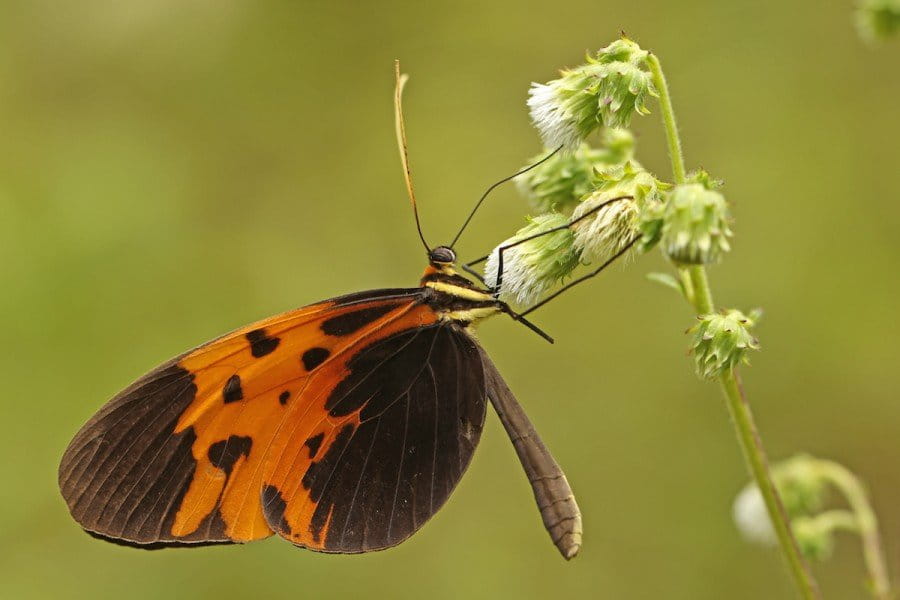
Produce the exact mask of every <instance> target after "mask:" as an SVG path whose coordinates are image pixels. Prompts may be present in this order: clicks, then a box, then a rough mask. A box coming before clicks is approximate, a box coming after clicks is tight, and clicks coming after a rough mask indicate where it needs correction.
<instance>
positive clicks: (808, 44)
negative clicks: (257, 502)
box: [0, 0, 900, 600]
mask: <svg viewBox="0 0 900 600" xmlns="http://www.w3.org/2000/svg"><path fill="white" fill-rule="evenodd" d="M620 30H625V31H627V32H628V34H629V35H630V36H632V37H633V38H634V39H636V40H637V41H638V42H640V43H641V44H643V45H644V46H645V47H647V48H649V49H652V50H654V51H655V52H657V53H658V54H659V55H660V56H661V58H662V61H663V65H664V66H665V67H666V71H667V74H668V77H669V80H670V85H671V86H672V91H673V94H674V101H675V105H676V108H677V110H678V114H679V117H680V122H681V128H682V133H683V138H684V142H685V150H686V153H687V159H688V163H689V166H692V167H697V166H703V167H705V168H706V169H708V170H709V171H711V172H712V173H713V174H714V175H716V176H718V177H722V178H724V179H725V180H726V182H727V187H726V188H725V190H726V193H727V195H728V197H729V198H730V199H731V200H732V202H733V204H734V213H735V216H736V231H737V237H736V239H735V243H734V252H733V253H732V254H731V255H730V256H729V257H728V258H727V260H726V261H725V263H724V264H723V265H721V266H719V267H715V268H714V269H713V270H712V273H711V277H712V280H713V284H714V287H715V290H716V293H717V299H718V300H719V302H720V303H721V304H725V305H731V304H735V305H739V306H740V307H742V308H751V307H753V306H762V307H764V308H765V309H766V317H765V319H764V321H763V323H762V326H761V329H760V331H759V334H760V336H761V339H762V342H763V346H764V351H763V352H761V353H758V354H757V355H756V356H754V358H753V366H752V368H751V369H747V370H745V380H746V387H747V391H748V394H749V397H750V399H751V401H752V402H753V404H754V406H755V409H756V412H757V416H758V420H759V425H760V428H761V430H762V433H763V436H764V438H765V440H766V443H767V446H768V449H769V452H770V455H771V456H772V457H773V458H780V457H785V456H787V455H790V454H792V453H794V452H796V451H798V450H805V451H809V452H812V453H814V454H817V455H821V456H823V457H831V458H836V459H838V460H840V461H842V462H844V463H845V464H847V465H849V466H850V467H851V468H852V469H854V470H855V471H856V472H857V473H859V474H860V475H861V476H862V477H863V478H864V479H865V480H866V481H867V482H868V483H869V486H870V488H871V491H872V497H873V501H874V504H875V507H876V509H877V511H878V513H879V515H880V517H881V519H882V533H883V535H884V538H885V543H886V546H887V553H888V561H889V564H890V566H891V568H892V570H893V573H894V575H895V577H896V576H900V506H898V503H900V468H898V466H897V462H898V458H900V435H898V434H900V402H898V400H900V393H898V390H900V369H898V344H897V339H898V335H900V326H898V323H900V319H898V316H897V303H898V297H900V277H898V276H897V269H898V267H900V242H898V234H897V232H898V227H900V203H898V202H897V194H896V191H895V190H896V185H897V174H898V171H897V169H898V151H897V148H898V139H900V119H898V116H897V98H898V97H900V69H898V57H900V56H898V46H897V45H896V43H895V44H893V45H886V46H882V47H878V48H871V47H867V46H866V45H865V44H863V43H861V42H860V41H859V40H858V38H857V34H856V31H855V29H854V27H853V15H852V5H851V3H850V2H821V1H820V0H803V1H788V2H771V3H759V2H754V1H749V0H744V1H732V2H714V1H682V2H669V1H663V0H655V1H646V2H640V3H636V2H634V3H626V2H611V1H609V2H607V1H594V2H579V1H568V0H562V1H560V2H554V3H547V2H533V1H530V0H529V1H518V2H512V1H509V0H506V1H502V2H489V3H484V2H446V3H445V2H415V3H413V2H410V3H400V2H397V3H395V2H379V3H361V2H360V3H348V2H328V3H326V2H249V1H240V0H217V1H214V0H197V1H191V2H183V1H180V0H156V1H151V0H131V1H130V2H104V1H100V0H86V1H83V2H78V3H59V2H52V1H49V0H27V1H25V0H23V1H4V2H2V3H0V136H2V138H0V140H2V141H0V248H2V250H0V252H2V260H0V272H2V276H0V277H2V279H0V281H2V286H3V293H2V294H0V307H2V313H3V315H5V316H4V319H3V327H2V331H3V333H2V336H3V340H4V343H3V347H4V348H5V350H4V352H3V361H2V366H0V376H2V380H3V381H4V382H5V383H4V389H5V390H6V391H5V392H4V394H3V400H2V402H0V418H2V423H3V427H4V431H5V433H4V435H3V437H4V440H5V442H4V446H5V448H6V450H5V455H4V459H3V461H2V466H0V469H2V471H0V473H2V485H0V597H3V598H17V599H18V598H124V597H127V598H138V599H142V598H216V599H221V600H224V599H226V598H249V597H264V598H308V597H329V598H353V597H360V596H363V595H372V596H373V597H384V598H399V599H406V598H410V599H412V598H417V599H418V598H441V599H442V598H551V597H578V598H623V599H631V598H667V599H697V598H730V599H751V598H752V599H758V598H791V597H793V596H792V590H791V587H790V583H789V580H788V577H787V574H786V570H785V569H784V568H783V566H782V563H781V560H780V558H779V556H778V555H777V554H776V553H775V552H774V551H769V550H766V549H760V548H756V547H751V546H748V545H746V544H745V543H744V542H742V541H741V539H740V538H739V536H738V534H737V532H736V531H735V529H734V526H733V525H732V522H731V518H730V505H731V501H732V498H733V496H734V494H735V493H736V492H737V491H738V490H739V489H740V487H741V486H742V485H743V484H744V482H745V470H744V465H743V463H742V460H741V456H740V454H739V450H738V447H737V444H736V442H735V439H734V435H733V433H732V429H731V425H730V423H729V422H728V416H727V413H726V410H725V407H724V403H723V401H722V399H721V398H720V397H719V394H718V390H717V389H716V388H715V387H714V386H711V385H708V384H703V383H701V382H699V381H698V380H697V379H696V378H695V376H694V375H693V373H692V371H691V365H690V363H689V361H688V359H687V358H686V357H685V349H686V345H687V340H686V338H685V336H684V335H683V334H682V332H683V331H684V329H685V328H687V327H688V326H690V324H691V323H692V316H691V314H690V313H689V311H688V310H687V308H686V306H685V305H684V304H683V303H682V302H681V301H680V300H679V299H678V298H676V297H675V296H674V295H673V294H672V293H671V292H669V291H668V290H665V289H663V288H660V287H658V286H655V285H653V284H651V283H649V282H647V281H646V280H645V279H644V274H645V273H646V272H648V271H651V270H662V269H665V268H666V265H665V264H664V261H663V260H662V258H660V257H659V256H658V255H657V254H655V253H654V254H653V255H651V256H647V257H642V258H640V259H639V260H638V261H634V262H632V263H631V264H629V265H627V267H626V266H619V267H618V268H616V269H613V271H612V272H610V273H608V274H606V275H604V276H603V277H601V278H599V279H598V280H596V281H595V282H592V283H591V284H590V285H589V286H585V287H583V288H581V289H579V290H577V291H574V292H572V293H570V294H569V295H568V296H567V297H565V298H564V299H560V300H559V301H557V302H555V303H553V304H551V305H549V306H548V307H547V308H546V309H542V310H541V311H540V312H539V313H536V314H535V321H536V322H538V323H539V324H540V326H541V327H543V328H545V329H546V330H547V331H549V332H550V333H552V334H553V335H554V336H555V337H556V339H557V343H556V345H554V346H550V345H548V344H545V343H544V342H542V341H541V340H540V339H539V338H538V337H537V336H535V335H533V334H531V333H529V332H528V331H527V330H526V329H525V328H523V327H520V326H517V325H516V324H514V323H512V322H510V321H508V320H505V319H499V318H498V319H494V320H492V321H491V322H489V323H486V324H485V325H484V326H483V327H482V328H481V337H482V339H483V343H484V345H485V346H486V347H487V348H488V349H489V351H490V352H491V354H492V355H493V356H494V359H495V361H496V362H497V363H498V365H499V366H500V368H501V370H502V371H503V373H504V375H505V377H506V378H507V380H508V381H509V383H510V385H511V387H512V388H513V389H514V390H517V392H518V395H519V397H520V400H521V401H522V403H523V404H524V405H525V406H526V407H527V408H528V410H529V413H530V415H531V417H532V419H533V420H534V421H535V423H536V425H537V426H538V429H539V430H540V431H541V433H542V435H543V436H544V438H545V440H546V442H547V443H548V445H550V446H551V448H552V449H553V450H554V453H555V454H556V456H557V458H558V459H559V461H560V462H561V463H562V465H563V466H564V467H565V468H566V470H567V472H568V476H569V479H570V481H571V482H572V484H573V487H574V488H575V491H576V493H577V494H578V497H579V500H580V504H581V507H582V510H583V512H584V519H585V528H586V531H585V546H584V549H583V552H582V554H581V556H579V557H578V558H577V559H576V560H574V561H572V562H571V563H566V562H565V561H563V560H562V559H561V558H560V557H559V556H558V555H557V553H556V550H555V548H554V547H553V546H552V545H551V543H550V542H549V540H548V538H547V535H546V533H545V532H544V531H543V529H542V527H541V523H540V520H539V517H538V514H537V511H536V509H535V507H534V505H533V500H532V498H531V492H530V489H529V487H528V485H527V483H526V480H525V478H524V476H523V474H522V472H521V470H520V469H519V467H518V464H517V461H516V458H515V456H514V453H513V450H512V447H511V445H510V443H509V441H508V440H507V439H506V436H505V435H504V433H503V431H502V429H501V427H500V426H499V424H498V421H497V419H496V418H495V417H494V416H493V415H489V419H488V423H487V426H486V432H485V435H484V437H483V441H482V443H481V448H480V450H479V452H478V453H477V454H476V458H475V460H474V462H473V464H472V467H471V469H470V471H469V473H468V475H467V476H466V477H465V478H464V479H463V481H462V483H461V485H460V487H459V488H458V490H457V491H456V493H455V494H454V496H453V498H452V500H451V501H450V502H449V503H448V505H447V506H446V508H445V509H444V510H442V511H441V512H440V514H439V515H438V516H437V517H436V518H435V519H434V520H433V521H432V522H431V523H430V524H429V525H428V526H427V527H425V528H424V529H423V530H422V531H421V532H420V533H419V534H418V535H416V536H415V537H414V538H413V539H412V540H410V541H409V542H407V543H405V544H403V545H401V546H399V547H398V548H396V549H394V550H391V551H387V552H382V553H375V554H372V555H363V556H349V557H340V556H323V555H317V554H315V553H312V552H306V551H301V550H297V549H294V548H292V547H291V546H290V545H289V544H287V543H284V542H282V541H280V540H278V539H270V540H267V541H264V542H258V543H254V544H250V545H247V546H243V547H212V548H203V549H197V550H167V551H159V552H143V551H138V550H132V549H127V548H120V547H116V546H113V545H110V544H104V543H102V542H99V541H95V540H93V539H91V538H89V537H88V536H86V535H84V534H83V533H82V532H81V531H80V529H79V528H78V527H77V526H76V524H75V523H74V522H73V521H72V520H71V519H70V518H69V516H68V514H67V511H66V508H65V505H64V503H63V501H62V499H61V498H60V496H59V494H58V492H57V488H56V468H57V463H58V460H59V457H60V455H61V454H62V451H63V449H64V448H65V446H66V444H67V443H68V441H69V439H70V437H71V436H72V435H73V434H74V433H75V431H76V430H77V429H78V427H79V426H80V425H81V424H82V423H83V422H84V420H86V419H87V418H88V416H89V415H90V414H91V413H93V412H94V411H95V410H96V409H97V408H98V407H99V406H100V405H101V404H102V402H103V401H104V400H105V399H106V398H107V397H109V396H110V395H111V394H113V393H114V392H116V391H118V390H119V389H121V388H122V387H124V386H125V385H126V384H128V383H129V382H130V381H131V380H133V379H134V378H135V377H137V376H138V375H140V374H141V373H142V372H144V371H146V370H148V369H149V368H150V367H152V366H154V365H156V364H157V363H159V362H161V361H162V360H163V359H166V358H168V357H169V356H171V355H174V354H176V353H178V352H180V351H182V350H183V349H185V348H188V347H191V346H193V345H194V344H196V343H198V342H200V341H203V340H206V339H209V338H211V337H214V336H216V335H218V334H219V333H222V332H224V331H227V330H229V329H231V328H233V327H236V326H238V325H242V324H244V323H246V322H249V321H251V320H254V319H257V318H259V317H263V316H266V315H268V314H271V313H275V312H278V311H281V310H285V309H288V308H292V307H294V306H299V305H302V304H306V303H309V302H312V301H315V300H319V299H322V298H326V297H329V296H333V295H337V294H341V293H344V292H349V291H353V290H358V289H366V288H373V287H387V286H403V285H413V284H415V283H416V281H417V279H418V276H419V273H420V271H421V269H422V268H423V266H424V257H423V256H422V251H421V248H420V246H419V243H418V240H417V239H416V234H415V230H414V229H413V225H412V217H411V215H410V213H409V207H408V203H407V200H406V198H405V193H404V189H403V185H402V182H401V177H400V168H399V165H398V160H397V156H396V149H395V146H394V140H393V116H392V112H391V111H392V108H391V93H392V86H393V81H392V67H393V65H392V61H393V59H394V58H400V59H402V61H403V66H404V70H406V71H407V72H409V73H410V74H411V76H412V78H411V82H410V85H409V86H408V88H407V95H406V112H407V120H408V129H409V135H410V148H411V158H412V167H413V170H414V174H415V179H416V184H417V189H418V195H419V200H420V205H421V211H422V217H423V221H424V227H425V233H426V235H427V236H428V237H429V239H430V240H431V241H432V243H435V244H437V243H440V242H447V241H448V240H449V237H450V236H451V234H452V232H453V231H455V228H456V227H458V225H459V224H460V223H461V220H462V218H463V216H464V214H465V212H466V211H467V209H468V208H469V206H470V205H471V203H472V202H473V201H474V200H475V198H476V197H477V195H478V194H479V193H480V192H481V191H482V189H483V188H484V187H485V185H487V184H488V183H490V182H491V181H493V180H495V179H498V178H499V177H502V176H504V175H506V174H509V173H510V172H511V171H513V170H514V169H515V168H517V167H518V166H519V165H520V164H521V163H522V161H523V160H524V159H525V158H526V157H529V156H532V155H533V154H535V153H536V152H537V151H538V150H539V144H538V141H537V136H536V134H535V132H534V131H533V130H532V128H531V127H530V126H529V123H528V117H527V113H526V110H525V108H524V100H525V94H526V90H527V88H528V85H529V83H530V82H531V81H532V80H546V79H549V78H551V77H552V76H553V75H554V73H555V71H556V69H557V68H559V67H563V66H566V65H575V64H577V63H579V62H580V61H581V59H582V57H583V53H584V50H585V49H596V48H598V47H600V46H603V45H605V44H606V43H608V42H609V41H611V40H612V39H614V38H615V37H616V36H617V35H618V32H619V31H620ZM654 111H655V112H654V114H653V115H651V116H650V117H647V118H643V119H639V120H637V121H636V123H635V129H636V131H637V132H638V135H639V138H638V139H639V142H638V145H639V147H638V156H639V157H640V159H641V160H642V161H643V162H644V164H646V165H647V166H648V167H649V168H651V169H652V170H655V171H656V172H657V173H658V174H659V175H661V176H663V177H666V178H668V177H669V171H668V162H667V158H666V155H665V143H664V139H663V136H662V130H661V126H660V124H659V122H658V111H656V110H655V107H654ZM525 212H526V207H525V205H524V203H523V202H522V201H521V200H520V199H519V198H518V197H517V196H516V193H515V191H514V189H513V188H512V187H511V186H508V187H507V188H506V189H503V190H501V191H500V192H498V193H497V194H496V195H495V196H494V197H492V198H491V200H490V202H489V203H488V204H487V206H486V207H485V209H484V210H483V211H482V212H481V213H480V214H479V216H478V217H477V219H476V221H475V223H474V225H473V226H472V228H471V229H470V231H469V232H468V233H467V234H466V237H465V238H464V240H463V244H462V246H461V247H460V251H461V254H462V255H463V257H475V256H479V255H481V254H483V253H484V252H485V251H486V250H487V249H489V248H490V247H491V246H492V245H493V244H494V243H496V242H497V241H499V240H500V239H501V238H503V237H505V236H507V235H508V234H509V233H511V232H512V231H514V230H515V229H517V228H518V227H519V225H520V224H521V223H522V218H523V215H524V214H525ZM815 571H816V573H817V575H818V576H819V577H820V580H821V583H822V586H823V588H824V590H825V592H826V597H827V598H862V597H864V592H863V589H862V587H861V583H862V579H863V577H864V571H863V569H862V561H861V558H860V554H859V547H858V543H857V542H856V540H854V539H853V538H850V537H843V538H841V540H840V543H839V546H838V549H837V552H836V555H835V557H834V558H833V559H832V560H831V561H830V562H828V563H827V564H824V565H818V566H816V568H815Z"/></svg>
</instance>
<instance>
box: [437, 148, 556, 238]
mask: <svg viewBox="0 0 900 600" xmlns="http://www.w3.org/2000/svg"><path fill="white" fill-rule="evenodd" d="M560 150H562V145H560V146H559V147H558V148H557V149H556V150H554V151H553V152H551V153H550V154H548V155H547V156H545V157H544V158H542V159H541V160H539V161H537V162H536V163H534V164H533V165H529V166H527V167H525V168H524V169H522V170H521V171H518V172H517V173H513V174H512V175H510V176H509V177H504V178H503V179H501V180H500V181H498V182H496V183H494V184H492V185H491V186H490V187H488V189H486V190H485V191H484V193H483V194H482V195H481V198H479V199H478V202H476V203H475V208H473V209H472V212H470V213H469V216H468V217H466V220H465V222H464V223H463V224H462V227H460V228H459V232H458V233H457V234H456V237H455V238H453V241H452V242H451V243H450V248H451V249H452V248H453V246H455V245H456V242H457V241H459V236H461V235H462V234H463V231H465V230H466V227H467V226H468V225H469V222H470V221H471V220H472V217H474V216H475V213H476V212H478V209H479V208H480V207H481V203H482V202H484V199H485V198H487V197H488V194H490V193H491V192H493V191H494V188H496V187H498V186H500V185H502V184H504V183H506V182H507V181H509V180H510V179H515V178H516V177H518V176H519V175H522V174H524V173H527V172H528V171H530V170H532V169H533V168H535V167H538V166H540V165H542V164H543V163H545V162H547V161H548V160H550V158H551V157H552V156H553V155H554V154H556V153H557V152H559V151H560Z"/></svg>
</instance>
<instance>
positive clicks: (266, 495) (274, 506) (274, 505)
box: [262, 485, 291, 535]
mask: <svg viewBox="0 0 900 600" xmlns="http://www.w3.org/2000/svg"><path fill="white" fill-rule="evenodd" d="M262 509H263V515H265V517H266V523H268V524H269V527H271V528H272V529H274V530H275V531H277V532H278V533H280V534H282V535H290V534H291V526H290V525H289V524H288V522H287V519H285V518H284V511H285V510H286V509H287V502H285V501H284V497H283V496H282V495H281V491H280V490H279V489H278V488H277V487H275V486H274V485H267V486H266V487H264V488H263V491H262Z"/></svg>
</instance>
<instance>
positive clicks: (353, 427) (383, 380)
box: [263, 322, 486, 553]
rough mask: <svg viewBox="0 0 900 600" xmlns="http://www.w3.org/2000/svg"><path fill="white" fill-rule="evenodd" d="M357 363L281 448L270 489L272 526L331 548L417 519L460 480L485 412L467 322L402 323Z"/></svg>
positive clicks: (392, 539) (399, 534) (381, 540)
mask: <svg viewBox="0 0 900 600" xmlns="http://www.w3.org/2000/svg"><path fill="white" fill-rule="evenodd" d="M347 368H348V374H347V376H346V377H345V378H344V379H343V380H341V382H340V383H339V384H338V385H337V386H336V387H335V388H334V389H333V390H332V391H331V393H330V395H329V397H328V399H327V401H326V403H325V407H326V409H327V410H328V416H327V417H326V418H325V419H324V420H323V421H322V422H321V423H320V424H319V426H318V427H316V428H314V429H312V430H308V429H307V430H305V431H303V430H300V429H298V430H297V431H296V432H293V433H292V434H291V435H290V436H283V441H284V447H283V448H282V449H280V450H279V451H278V452H277V453H272V454H271V455H270V457H269V460H271V461H272V468H271V469H266V470H267V472H269V473H270V475H269V477H270V479H268V480H267V482H266V485H265V487H264V492H263V496H264V500H263V503H264V511H265V514H266V517H267V519H268V522H269V525H270V526H271V527H272V528H273V529H275V530H276V531H277V532H278V533H279V534H281V535H282V536H283V537H285V538H287V539H289V540H290V541H292V542H294V543H295V544H298V545H301V546H304V547H308V548H312V549H315V550H322V551H326V552H344V553H349V552H366V551H370V550H378V549H382V548H387V547H390V546H393V545H396V544H398V543H400V542H401V541H403V540H404V539H406V538H407V537H409V536H410V535H412V534H413V533H414V532H415V531H417V530H418V529H419V528H420V527H421V526H422V525H423V524H424V523H425V521H427V520H428V519H429V518H430V517H431V516H432V515H433V514H434V513H435V512H436V511H437V510H438V509H439V508H440V507H441V506H442V505H443V504H444V502H445V501H446V500H447V498H448V497H449V495H450V493H451V492H452V491H453V489H454V488H455V486H456V484H457V482H458V481H459V479H460V477H461V476H462V474H463V472H464V471H465V469H466V467H467V466H468V464H469V461H470V459H471V457H472V453H473V451H474V449H475V446H476V444H477V443H478V440H479V437H480V434H481V429H482V427H483V424H484V417H485V401H486V394H485V384H484V372H483V370H482V365H481V359H480V354H479V350H478V347H477V346H476V343H475V342H474V340H472V339H471V337H470V336H469V335H468V334H467V333H465V332H464V331H463V330H462V328H460V327H459V326H457V325H454V324H451V323H445V322H440V323H436V324H434V325H431V326H427V327H421V328H418V329H414V330H407V331H403V332H400V333H397V334H394V335H393V336H390V337H388V338H385V339H383V340H380V341H378V342H376V343H374V344H372V345H370V346H368V347H366V348H365V349H363V350H361V351H360V352H359V353H358V354H356V355H354V357H353V358H352V359H351V360H350V361H349V362H348V364H347ZM298 482H299V483H300V485H298Z"/></svg>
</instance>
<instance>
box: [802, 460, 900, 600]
mask: <svg viewBox="0 0 900 600" xmlns="http://www.w3.org/2000/svg"><path fill="white" fill-rule="evenodd" d="M816 463H817V468H818V470H819V471H820V473H821V474H822V477H824V478H825V479H827V480H828V481H830V482H831V483H832V484H833V485H834V486H835V487H836V488H838V489H839V490H840V491H841V493H843V494H844V496H845V497H846V498H847V503H848V504H849V505H850V508H851V509H852V511H853V513H854V514H855V516H856V522H857V528H858V532H859V537H860V538H861V539H862V547H863V557H864V559H865V562H866V569H867V570H868V572H869V577H870V578H871V583H872V596H873V597H875V598H876V599H877V600H889V599H890V598H891V584H890V580H889V579H888V574H887V567H886V566H885V562H884V552H883V551H882V548H881V536H879V535H878V520H877V519H876V518H875V511H873V510H872V505H871V504H870V503H869V498H868V495H867V494H866V490H865V488H863V485H862V483H860V481H859V479H858V478H857V477H856V476H855V475H854V474H853V473H851V472H850V471H849V470H847V469H846V468H845V467H844V466H842V465H839V464H838V463H836V462H832V461H830V460H817V461H816Z"/></svg>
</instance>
